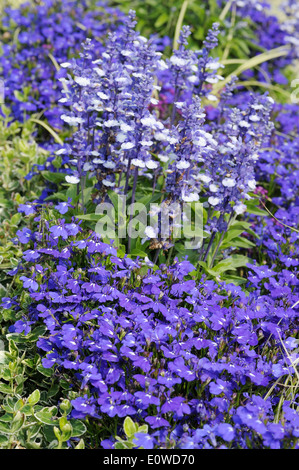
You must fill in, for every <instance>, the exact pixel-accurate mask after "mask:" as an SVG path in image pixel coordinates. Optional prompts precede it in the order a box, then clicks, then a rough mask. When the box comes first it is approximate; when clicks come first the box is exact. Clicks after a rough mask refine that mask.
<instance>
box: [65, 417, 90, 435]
mask: <svg viewBox="0 0 299 470" xmlns="http://www.w3.org/2000/svg"><path fill="white" fill-rule="evenodd" d="M69 422H70V423H71V425H72V437H79V436H82V435H83V434H85V432H86V430H87V429H86V426H85V424H84V423H82V421H79V420H78V419H70V420H69Z"/></svg>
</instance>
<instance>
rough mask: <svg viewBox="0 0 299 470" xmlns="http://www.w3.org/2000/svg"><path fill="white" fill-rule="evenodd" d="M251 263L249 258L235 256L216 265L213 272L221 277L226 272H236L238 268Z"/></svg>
mask: <svg viewBox="0 0 299 470" xmlns="http://www.w3.org/2000/svg"><path fill="white" fill-rule="evenodd" d="M249 261H250V260H249V258H247V256H243V255H233V256H230V257H229V258H226V259H225V260H223V261H220V263H218V264H216V266H214V267H213V269H212V271H213V272H214V273H216V275H220V274H222V273H224V272H225V271H230V270H235V269H236V268H240V267H242V266H246V265H247V263H249Z"/></svg>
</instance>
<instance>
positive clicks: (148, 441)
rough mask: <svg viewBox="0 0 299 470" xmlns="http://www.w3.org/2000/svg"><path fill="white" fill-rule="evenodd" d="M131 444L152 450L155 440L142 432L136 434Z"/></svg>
mask: <svg viewBox="0 0 299 470" xmlns="http://www.w3.org/2000/svg"><path fill="white" fill-rule="evenodd" d="M133 444H135V445H136V446H137V447H139V448H140V447H141V448H143V449H153V448H154V444H155V438H154V437H152V436H150V435H149V434H146V433H144V432H136V433H135V435H134V439H133Z"/></svg>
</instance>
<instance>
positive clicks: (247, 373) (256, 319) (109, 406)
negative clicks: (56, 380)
mask: <svg viewBox="0 0 299 470" xmlns="http://www.w3.org/2000/svg"><path fill="white" fill-rule="evenodd" d="M66 213H67V209H66V207H65V205H63V206H62V205H61V204H59V205H57V206H56V208H55V212H53V211H52V213H49V215H48V216H43V217H42V219H41V215H39V214H38V213H33V214H31V215H29V217H33V218H35V220H36V226H37V227H36V230H35V231H31V230H29V229H23V230H20V231H19V232H18V234H17V235H18V238H19V241H20V243H22V244H23V245H24V247H26V248H27V249H26V250H25V251H24V254H23V258H24V263H22V265H23V266H19V267H18V268H17V270H13V272H11V274H12V275H16V274H18V278H19V279H20V281H21V282H22V284H23V288H24V289H25V290H26V291H27V293H28V296H29V298H30V301H28V302H27V305H28V307H27V312H26V314H24V312H23V311H22V308H21V305H20V303H19V299H18V298H4V299H2V307H3V308H5V309H7V308H10V309H13V310H14V311H15V313H16V315H17V317H18V318H19V319H18V321H17V322H16V323H15V325H14V327H12V328H11V331H13V332H15V333H21V332H24V333H25V334H26V335H27V334H28V333H30V331H31V329H34V328H35V327H36V326H41V325H43V326H44V328H45V333H44V335H43V336H41V337H40V338H39V340H38V342H37V346H38V348H39V350H40V351H41V354H42V356H43V359H42V364H43V366H44V367H45V368H53V372H54V371H56V372H59V373H62V374H65V373H66V374H67V375H68V377H71V378H72V384H73V385H72V390H73V392H74V393H76V394H77V395H76V398H73V400H72V405H73V407H74V411H73V412H72V417H74V418H80V419H82V418H85V417H89V418H91V419H95V420H101V421H103V423H109V422H110V423H111V419H113V418H117V419H119V418H124V417H126V416H131V417H132V418H133V419H134V420H135V421H137V422H138V423H140V424H142V423H147V424H149V427H150V431H149V433H148V434H146V435H142V436H137V437H136V441H135V445H136V447H140V446H143V447H146V448H153V447H156V448H164V447H165V448H229V447H231V448H239V447H241V448H250V447H252V448H259V447H263V448H264V447H269V448H283V447H285V446H294V447H295V448H297V447H298V442H297V441H298V439H297V438H298V415H297V413H296V412H295V408H294V407H295V406H296V400H297V395H295V396H293V397H292V395H291V394H290V400H289V401H285V403H284V406H283V409H282V410H281V412H280V414H279V415H278V418H277V415H276V413H277V406H278V403H279V399H280V398H279V396H280V393H281V388H282V387H283V384H284V381H285V380H286V379H287V378H288V377H290V376H293V375H295V373H296V371H295V369H294V364H295V363H296V361H298V352H297V351H298V348H297V347H298V341H297V340H296V339H295V335H296V332H297V331H298V324H297V318H298V291H299V283H298V278H297V277H296V276H295V275H294V273H292V272H291V271H290V270H288V269H282V271H279V270H276V269H275V266H266V265H264V266H261V267H259V266H256V265H255V264H252V265H250V266H249V268H250V274H249V276H248V285H247V289H248V292H247V294H246V293H245V292H244V291H243V290H242V289H241V287H237V286H234V285H227V284H224V283H222V284H221V283H220V284H217V283H215V282H213V281H208V280H206V279H205V278H204V277H203V278H201V280H200V281H195V277H194V274H195V268H194V266H192V264H191V263H190V262H189V261H187V260H186V261H182V262H178V261H175V262H174V264H173V265H172V266H170V267H166V266H161V267H160V269H159V270H157V271H156V272H152V271H151V270H149V271H148V272H147V274H145V275H140V273H141V271H140V269H141V267H142V263H141V262H140V261H139V260H138V259H137V260H135V261H133V260H131V259H130V258H128V257H126V256H125V257H124V258H119V257H118V256H117V252H116V250H115V249H114V248H113V247H112V246H111V245H108V244H105V243H103V242H102V241H101V240H100V238H99V237H98V235H97V234H95V233H92V232H91V233H90V234H89V236H87V237H86V235H85V234H84V232H83V231H82V229H81V228H80V223H78V222H77V221H76V220H73V221H72V222H71V223H66V222H65V219H63V218H60V219H57V218H56V217H57V215H59V214H62V215H65V214H66ZM55 214H56V215H55ZM17 271H18V272H17ZM282 345H284V347H283V346H282ZM268 348H270V349H271V351H272V354H267V351H269V349H268ZM284 348H286V350H287V354H286V353H285V351H284ZM249 385H250V386H251V388H252V394H250V395H249V394H247V393H243V391H244V389H246V390H248V386H249ZM255 390H259V396H257V395H255ZM261 390H264V393H261ZM262 396H264V398H262ZM274 416H276V418H274ZM108 427H109V426H108ZM113 444H114V437H113V435H111V436H110V435H106V439H103V441H102V446H103V447H106V448H111V447H112V446H113Z"/></svg>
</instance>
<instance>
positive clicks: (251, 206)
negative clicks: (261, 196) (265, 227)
mask: <svg viewBox="0 0 299 470" xmlns="http://www.w3.org/2000/svg"><path fill="white" fill-rule="evenodd" d="M257 204H258V201H257V200H251V201H245V205H246V206H247V211H246V212H248V213H249V214H254V215H262V216H264V217H265V216H268V215H269V214H268V212H267V211H265V210H263V209H260V208H259V207H257Z"/></svg>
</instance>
